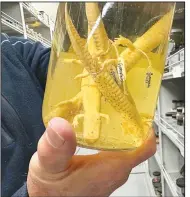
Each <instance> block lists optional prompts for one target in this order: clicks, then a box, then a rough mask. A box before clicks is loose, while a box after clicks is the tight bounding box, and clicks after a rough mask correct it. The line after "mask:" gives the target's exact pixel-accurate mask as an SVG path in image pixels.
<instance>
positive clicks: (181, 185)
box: [176, 177, 185, 195]
mask: <svg viewBox="0 0 190 197" xmlns="http://www.w3.org/2000/svg"><path fill="white" fill-rule="evenodd" d="M176 185H177V187H176V188H177V193H178V194H179V195H181V194H182V195H184V194H185V178H184V177H183V178H178V179H177V180H176Z"/></svg>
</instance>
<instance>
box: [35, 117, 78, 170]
mask: <svg viewBox="0 0 190 197" xmlns="http://www.w3.org/2000/svg"><path fill="white" fill-rule="evenodd" d="M75 150H76V137H75V133H74V132H73V129H72V126H71V125H70V124H69V123H68V122H67V121H66V120H64V119H63V118H58V117H56V118H53V119H52V120H51V121H50V122H49V124H48V126H47V129H46V131H45V132H44V134H43V136H42V137H41V138H40V140H39V142H38V148H37V155H38V159H39V164H40V167H42V168H44V170H45V171H47V172H50V173H59V172H61V171H64V170H65V169H66V168H67V167H68V166H69V164H70V162H71V158H72V156H73V155H74V153H75Z"/></svg>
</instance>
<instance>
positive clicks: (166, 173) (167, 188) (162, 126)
mask: <svg viewBox="0 0 190 197" xmlns="http://www.w3.org/2000/svg"><path fill="white" fill-rule="evenodd" d="M183 6H184V5H183V4H179V5H178V3H177V5H176V7H178V8H179V7H180V9H181V11H180V14H179V13H178V12H176V13H177V14H176V15H175V16H174V23H173V28H176V27H177V28H179V27H180V28H182V29H183V27H182V26H181V25H182V24H184V11H183V10H184V9H183V8H184V7H183ZM184 50H185V49H184V48H181V49H179V50H178V51H177V52H175V53H174V54H172V55H169V56H168V58H167V60H166V66H165V73H164V74H163V78H162V83H161V88H160V94H159V98H158V102H157V109H156V112H155V117H154V124H153V125H154V130H155V133H156V134H157V136H158V137H157V141H158V144H157V152H156V154H155V155H154V156H153V157H151V158H150V159H149V160H148V163H149V168H150V169H149V174H150V176H152V172H153V171H155V170H156V171H160V172H161V185H162V196H163V197H171V196H173V197H179V196H182V194H179V193H178V192H177V185H176V180H177V179H178V178H180V177H182V175H181V174H180V170H181V168H182V167H183V165H184V157H185V154H184V138H185V136H184V126H183V125H182V126H180V125H177V121H176V120H174V119H173V120H174V121H173V122H172V121H171V120H170V121H171V122H168V120H167V118H166V116H165V114H166V113H167V112H169V111H171V109H172V100H185V69H184ZM171 119H172V118H171ZM152 161H154V162H152ZM155 161H156V162H155Z"/></svg>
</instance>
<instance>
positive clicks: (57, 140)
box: [27, 118, 156, 197]
mask: <svg viewBox="0 0 190 197" xmlns="http://www.w3.org/2000/svg"><path fill="white" fill-rule="evenodd" d="M75 150H76V138H75V133H74V132H73V129H72V127H71V125H70V124H69V123H68V122H67V121H66V120H64V119H62V118H53V119H52V120H51V121H50V123H49V125H48V127H47V129H46V131H45V132H44V134H43V136H42V137H41V138H40V140H39V142H38V148H37V152H36V153H35V154H34V155H33V156H32V159H31V161H30V165H29V173H28V179H27V187H28V193H29V196H30V197H32V196H36V197H37V196H38V197H39V196H40V197H42V196H47V197H48V196H49V197H52V196H65V197H67V196H77V197H78V196H110V195H111V194H112V193H113V192H114V191H115V190H116V189H117V188H119V187H120V186H121V185H123V184H124V183H125V182H126V181H127V179H128V177H129V174H130V172H131V170H132V168H133V167H135V166H137V165H138V164H140V163H141V162H143V161H145V160H146V159H148V158H149V157H151V156H152V155H153V154H154V153H155V151H156V141H155V136H154V133H153V131H151V134H150V136H149V138H148V139H147V141H146V142H145V143H144V144H143V145H142V146H141V147H139V148H137V149H136V150H134V151H115V152H111V151H110V152H104V151H103V152H100V153H98V154H95V155H74V153H75ZM73 155H74V156H73Z"/></svg>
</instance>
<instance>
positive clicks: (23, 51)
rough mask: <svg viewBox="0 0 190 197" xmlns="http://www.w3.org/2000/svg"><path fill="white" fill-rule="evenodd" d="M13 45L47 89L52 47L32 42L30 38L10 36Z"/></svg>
mask: <svg viewBox="0 0 190 197" xmlns="http://www.w3.org/2000/svg"><path fill="white" fill-rule="evenodd" d="M9 40H10V42H11V44H12V46H14V47H15V50H16V51H17V52H18V53H19V54H20V55H21V56H22V58H23V59H24V60H25V61H26V63H27V65H28V66H29V67H30V68H31V70H32V72H33V73H34V74H35V76H36V78H37V79H38V80H39V82H40V84H41V86H42V88H43V89H45V84H46V76H47V71H48V64H49V58H50V48H49V47H48V48H47V47H45V46H43V45H42V44H41V43H40V42H34V43H32V42H31V41H30V40H28V39H24V38H19V39H18V38H16V37H9Z"/></svg>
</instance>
